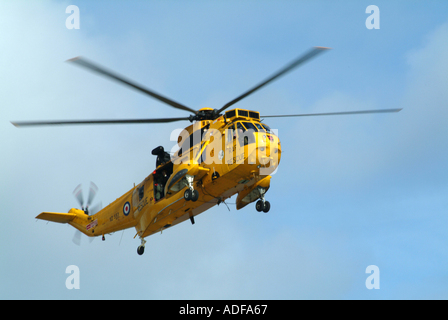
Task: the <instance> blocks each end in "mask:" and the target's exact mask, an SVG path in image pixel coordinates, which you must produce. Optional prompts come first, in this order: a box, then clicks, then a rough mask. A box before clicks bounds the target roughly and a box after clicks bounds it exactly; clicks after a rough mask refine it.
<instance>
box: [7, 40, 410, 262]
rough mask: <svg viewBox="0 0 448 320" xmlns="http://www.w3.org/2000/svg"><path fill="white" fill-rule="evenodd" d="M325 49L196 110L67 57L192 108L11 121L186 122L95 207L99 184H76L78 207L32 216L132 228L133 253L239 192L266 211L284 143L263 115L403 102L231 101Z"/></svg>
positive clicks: (82, 225) (92, 228) (102, 231)
mask: <svg viewBox="0 0 448 320" xmlns="http://www.w3.org/2000/svg"><path fill="white" fill-rule="evenodd" d="M328 49H329V48H325V47H314V48H311V50H309V51H308V52H306V53H305V54H303V55H301V56H300V57H298V58H296V59H295V60H293V61H292V62H290V63H289V64H287V65H286V66H284V67H283V68H282V69H280V70H279V71H277V72H276V73H274V74H273V75H271V76H270V77H268V78H267V79H265V80H264V81H262V82H261V83H259V84H258V85H256V86H254V87H253V88H251V89H250V90H248V91H246V92H244V93H243V94H241V95H240V96H238V97H236V98H235V99H233V100H231V101H230V102H228V103H226V104H225V105H224V106H222V107H221V108H220V109H211V108H202V109H200V110H194V109H192V108H190V107H187V106H185V105H183V104H180V103H178V102H175V101H173V100H171V99H169V98H166V97H164V96H162V95H160V94H159V93H156V92H154V91H152V90H150V89H147V88H145V87H143V86H141V85H139V84H137V83H135V82H133V81H131V80H128V79H126V78H125V77H123V76H121V75H118V74H117V73H115V72H112V71H109V70H107V69H106V68H104V67H101V66H99V65H97V64H95V63H93V62H91V61H89V60H86V59H85V58H81V57H76V58H73V59H70V60H68V61H69V62H70V63H74V64H76V65H78V66H81V67H84V68H87V69H89V70H90V71H93V72H95V73H98V74H100V75H103V76H105V77H108V78H110V79H113V80H115V81H118V82H120V83H121V84H124V85H126V86H129V87H132V88H134V89H136V90H138V91H140V92H142V93H144V94H146V95H149V96H151V97H153V98H155V99H157V100H159V101H161V102H164V103H165V104H167V105H169V106H171V107H173V108H176V109H180V110H183V111H187V112H190V113H191V114H190V115H189V116H188V117H176V118H158V119H117V120H75V121H20V122H12V124H13V125H15V126H16V127H29V126H50V125H85V124H130V123H169V122H175V121H190V122H191V123H192V124H191V125H189V126H188V127H186V128H185V129H184V130H183V131H182V132H181V134H180V135H179V138H178V146H179V149H178V150H177V151H176V152H174V154H170V153H168V152H166V151H165V149H164V148H163V147H162V146H159V147H156V148H155V149H154V150H152V154H153V155H154V156H156V167H155V169H154V171H153V172H151V174H149V176H147V177H146V178H145V179H144V180H143V181H142V182H141V183H140V184H138V185H134V187H133V188H132V189H131V190H129V191H128V192H126V193H125V194H124V195H122V196H121V197H119V198H118V199H117V200H115V201H114V202H112V203H110V204H109V205H108V206H106V207H105V208H103V209H101V210H99V211H98V212H96V213H94V211H95V210H90V211H89V206H90V205H91V203H92V200H93V196H94V195H95V190H96V187H95V185H93V184H92V185H91V188H90V192H89V196H88V200H87V203H86V204H84V201H83V197H82V191H81V190H80V188H77V189H76V190H75V196H76V198H77V199H78V201H79V203H80V206H81V209H76V208H72V209H70V210H69V212H68V213H60V212H42V213H41V214H39V215H38V216H37V217H36V218H37V219H42V220H48V221H53V222H58V223H68V224H70V225H71V226H73V227H75V228H76V229H78V230H79V231H81V232H82V233H84V234H86V235H87V236H89V237H96V236H102V238H103V240H104V239H105V235H106V234H110V233H113V232H116V231H119V230H124V229H127V228H132V227H134V228H135V230H136V235H135V236H134V238H135V237H137V236H138V237H139V239H140V240H141V244H140V245H139V246H138V248H137V253H138V254H139V255H142V254H143V252H144V249H145V243H146V241H145V238H146V237H148V236H150V235H152V234H154V233H157V232H161V231H163V230H165V229H167V228H170V227H172V226H174V225H176V224H179V223H181V222H183V221H186V220H190V221H191V223H192V224H194V223H195V220H194V217H195V216H196V215H198V214H200V213H202V212H204V211H206V210H208V209H210V208H211V207H213V206H215V205H217V204H218V205H219V204H220V203H221V202H223V201H225V200H226V199H228V198H230V197H232V196H233V195H235V194H238V196H237V199H236V208H237V210H239V209H241V208H243V207H245V206H246V205H248V204H249V203H253V202H255V209H256V210H257V211H259V212H261V211H263V212H268V211H269V210H270V207H271V206H270V203H269V201H267V200H266V198H265V195H266V192H267V191H268V190H269V187H270V181H271V174H272V173H273V172H274V170H276V169H277V167H278V165H279V163H280V159H281V153H282V149H281V144H280V140H279V138H278V136H277V134H276V131H275V130H272V129H271V128H270V127H269V126H268V125H266V124H265V123H262V122H261V119H267V118H274V117H301V116H323V115H347V114H367V113H384V112H398V111H400V110H401V109H380V110H364V111H348V112H331V113H313V114H290V115H264V114H263V115H262V116H260V113H259V112H258V111H252V110H246V109H232V110H228V109H229V107H231V106H233V105H234V104H235V103H237V102H239V101H240V100H242V99H244V98H245V97H247V96H248V95H250V94H252V93H254V92H255V91H257V90H259V89H261V88H262V87H264V86H265V85H267V84H268V83H270V82H272V81H274V80H276V79H277V78H279V77H280V76H283V75H285V74H286V73H288V72H289V71H291V70H293V69H294V68H296V67H298V66H300V65H302V64H303V63H305V62H306V61H308V60H310V59H312V58H313V57H315V56H317V55H319V54H321V53H322V52H325V51H327V50H328Z"/></svg>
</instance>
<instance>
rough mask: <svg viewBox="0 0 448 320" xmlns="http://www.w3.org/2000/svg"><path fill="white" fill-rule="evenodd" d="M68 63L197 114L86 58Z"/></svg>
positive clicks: (71, 60)
mask: <svg viewBox="0 0 448 320" xmlns="http://www.w3.org/2000/svg"><path fill="white" fill-rule="evenodd" d="M67 61H68V62H73V63H76V64H77V65H79V66H82V67H84V68H87V69H89V70H91V71H94V72H97V73H99V74H102V75H103V76H106V77H109V78H112V79H114V80H116V81H118V82H121V83H124V84H126V85H128V86H130V87H132V88H134V89H137V90H139V91H141V92H143V93H146V94H147V95H150V96H151V97H153V98H156V99H157V100H159V101H162V102H165V103H166V104H168V105H170V106H172V107H174V108H177V109H181V110H185V111H189V112H193V113H195V114H196V113H197V111H196V110H193V109H191V108H189V107H187V106H184V105H183V104H180V103H178V102H176V101H173V100H171V99H168V98H166V97H164V96H162V95H160V94H158V93H156V92H154V91H152V90H149V89H147V88H145V87H143V86H141V85H139V84H137V83H135V82H132V81H131V80H128V79H126V78H125V77H123V76H121V75H118V74H116V73H114V72H112V71H109V70H107V69H105V68H103V67H100V66H98V65H97V64H94V63H92V62H90V61H88V60H86V59H84V58H81V57H76V58H72V59H69V60H67Z"/></svg>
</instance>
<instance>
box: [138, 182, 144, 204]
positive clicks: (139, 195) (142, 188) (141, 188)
mask: <svg viewBox="0 0 448 320" xmlns="http://www.w3.org/2000/svg"><path fill="white" fill-rule="evenodd" d="M144 188H145V185H144V184H143V185H142V186H141V187H140V188H139V189H138V201H141V200H142V199H143V196H144V195H145V189H144Z"/></svg>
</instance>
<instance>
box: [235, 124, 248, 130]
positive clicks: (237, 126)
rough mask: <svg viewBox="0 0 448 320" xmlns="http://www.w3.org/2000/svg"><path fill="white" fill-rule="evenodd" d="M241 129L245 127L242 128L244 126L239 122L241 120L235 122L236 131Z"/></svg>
mask: <svg viewBox="0 0 448 320" xmlns="http://www.w3.org/2000/svg"><path fill="white" fill-rule="evenodd" d="M240 130H242V132H244V131H246V128H244V126H243V125H242V124H241V122H237V124H236V131H238V132H239V131H240Z"/></svg>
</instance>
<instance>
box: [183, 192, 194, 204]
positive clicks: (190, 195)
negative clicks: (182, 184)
mask: <svg viewBox="0 0 448 320" xmlns="http://www.w3.org/2000/svg"><path fill="white" fill-rule="evenodd" d="M192 198H193V192H192V191H191V190H190V189H187V190H185V193H184V199H185V200H187V201H190V200H192Z"/></svg>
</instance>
